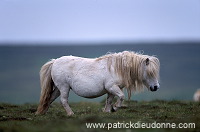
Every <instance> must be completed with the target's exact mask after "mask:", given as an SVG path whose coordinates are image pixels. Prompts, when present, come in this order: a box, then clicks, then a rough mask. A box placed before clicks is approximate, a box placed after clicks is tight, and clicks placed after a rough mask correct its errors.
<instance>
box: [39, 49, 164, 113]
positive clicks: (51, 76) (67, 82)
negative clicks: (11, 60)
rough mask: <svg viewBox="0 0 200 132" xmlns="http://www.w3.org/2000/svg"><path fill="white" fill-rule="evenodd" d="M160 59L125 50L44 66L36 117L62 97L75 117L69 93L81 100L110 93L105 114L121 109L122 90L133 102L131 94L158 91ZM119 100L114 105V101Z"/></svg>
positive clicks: (54, 62) (41, 73)
mask: <svg viewBox="0 0 200 132" xmlns="http://www.w3.org/2000/svg"><path fill="white" fill-rule="evenodd" d="M159 68H160V63H159V60H158V58H156V57H154V56H148V55H142V54H138V53H135V52H129V51H124V52H120V53H113V54H107V55H105V56H102V57H99V58H95V59H89V58H82V57H75V56H63V57H61V58H58V59H53V60H51V61H49V62H47V63H46V64H44V65H43V66H42V68H41V71H40V81H41V97H40V103H39V106H38V109H37V112H36V114H44V113H46V112H47V110H48V108H49V105H50V104H51V103H52V102H53V101H54V100H55V99H56V98H57V97H58V96H61V103H62V105H63V107H64V108H65V110H66V112H67V114H68V115H73V114H74V113H73V111H72V110H71V108H70V106H69V104H68V96H69V91H70V90H72V91H74V93H76V94H77V95H79V96H81V97H86V98H96V97H99V96H102V95H104V94H106V93H107V94H108V97H107V100H106V105H105V108H104V112H111V111H113V110H117V108H119V107H121V105H122V101H123V100H124V98H125V97H124V93H123V92H122V89H123V88H126V89H127V92H128V97H129V99H130V97H131V93H132V91H134V92H137V91H141V90H142V89H143V88H144V86H146V87H147V88H148V89H149V90H151V91H156V90H157V89H158V88H159V82H158V80H159ZM115 96H117V97H118V100H117V102H116V103H115V104H114V105H113V104H112V100H113V98H114V97H115Z"/></svg>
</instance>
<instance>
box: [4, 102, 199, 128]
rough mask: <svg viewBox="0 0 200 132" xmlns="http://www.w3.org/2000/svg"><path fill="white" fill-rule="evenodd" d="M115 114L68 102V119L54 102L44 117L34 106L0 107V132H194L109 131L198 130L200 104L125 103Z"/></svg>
mask: <svg viewBox="0 0 200 132" xmlns="http://www.w3.org/2000/svg"><path fill="white" fill-rule="evenodd" d="M125 103H126V104H128V106H129V107H123V108H121V109H120V110H118V111H117V112H113V113H103V112H102V108H103V107H104V103H88V102H80V103H71V104H70V106H71V108H72V110H73V111H74V113H75V115H74V116H71V117H69V116H67V115H66V113H65V110H64V108H63V107H62V106H61V105H60V104H59V103H53V104H52V105H51V107H50V109H49V111H48V112H47V114H45V115H40V116H36V115H35V114H34V112H35V111H36V108H37V105H36V104H24V105H12V104H4V103H1V104H0V132H4V131H5V132H35V131H37V132H42V131H48V132H56V131H61V132H68V131H72V132H73V131H81V132H88V131H89V132H90V131H91V132H93V131H97V132H100V131H108V130H107V129H105V128H104V129H103V128H101V129H100V128H99V129H88V128H86V123H117V122H121V123H123V122H125V123H127V122H130V121H131V122H132V123H136V122H138V121H140V122H144V123H153V122H155V121H156V122H161V123H177V124H178V123H195V129H172V128H171V129H169V128H168V129H133V128H132V129H122V128H120V129H114V128H113V129H110V130H109V131H116V132H118V131H126V132H131V131H134V132H135V131H141V132H142V131H146V130H148V131H152V132H155V131H159V132H160V131H174V132H175V131H200V114H199V113H200V103H195V102H188V101H176V100H174V101H163V100H154V101H150V102H146V101H140V102H137V101H130V102H125Z"/></svg>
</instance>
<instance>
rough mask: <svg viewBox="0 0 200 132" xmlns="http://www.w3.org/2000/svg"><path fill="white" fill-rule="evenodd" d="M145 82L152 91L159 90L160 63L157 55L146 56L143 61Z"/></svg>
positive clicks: (143, 80)
mask: <svg viewBox="0 0 200 132" xmlns="http://www.w3.org/2000/svg"><path fill="white" fill-rule="evenodd" d="M143 66H144V67H143V68H144V72H143V79H142V82H143V84H144V85H145V86H146V87H147V88H148V89H149V90H151V91H157V90H158V89H159V88H160V85H159V67H160V63H159V60H158V59H157V58H156V57H149V58H146V59H145V61H144V63H143Z"/></svg>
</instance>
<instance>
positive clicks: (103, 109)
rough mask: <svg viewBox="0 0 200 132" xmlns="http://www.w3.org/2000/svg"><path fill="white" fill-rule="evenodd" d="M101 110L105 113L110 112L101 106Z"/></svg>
mask: <svg viewBox="0 0 200 132" xmlns="http://www.w3.org/2000/svg"><path fill="white" fill-rule="evenodd" d="M102 111H103V112H105V113H111V110H106V109H105V108H102Z"/></svg>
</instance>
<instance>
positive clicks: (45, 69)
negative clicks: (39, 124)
mask: <svg viewBox="0 0 200 132" xmlns="http://www.w3.org/2000/svg"><path fill="white" fill-rule="evenodd" d="M54 61H55V59H52V60H51V61H49V62H47V63H46V64H44V65H43V66H42V68H41V70H40V85H41V95H40V102H39V106H38V108H37V111H36V114H45V113H46V112H47V110H48V108H49V105H50V98H51V94H52V92H53V85H54V83H53V80H52V77H51V68H52V64H53V63H54Z"/></svg>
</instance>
